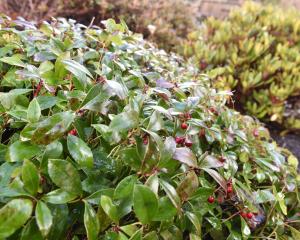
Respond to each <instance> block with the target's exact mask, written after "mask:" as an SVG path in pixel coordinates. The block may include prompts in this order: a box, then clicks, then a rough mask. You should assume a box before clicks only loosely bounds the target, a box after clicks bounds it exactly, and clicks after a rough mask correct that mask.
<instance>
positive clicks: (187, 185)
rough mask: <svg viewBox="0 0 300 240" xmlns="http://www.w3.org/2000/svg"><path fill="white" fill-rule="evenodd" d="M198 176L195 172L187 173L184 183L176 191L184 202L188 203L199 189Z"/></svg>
mask: <svg viewBox="0 0 300 240" xmlns="http://www.w3.org/2000/svg"><path fill="white" fill-rule="evenodd" d="M198 186H199V181H198V176H197V175H196V173H195V172H194V171H190V172H188V173H187V175H186V177H185V178H184V179H183V181H182V182H181V183H180V184H179V185H178V187H177V189H176V191H177V193H178V195H179V196H180V199H181V200H182V201H186V200H187V199H189V197H190V196H191V195H192V194H193V193H194V192H195V191H196V190H197V189H198Z"/></svg>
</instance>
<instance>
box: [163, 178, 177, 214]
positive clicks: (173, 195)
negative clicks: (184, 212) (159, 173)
mask: <svg viewBox="0 0 300 240" xmlns="http://www.w3.org/2000/svg"><path fill="white" fill-rule="evenodd" d="M159 182H160V185H161V187H162V188H163V190H164V191H165V193H166V194H167V196H168V197H169V199H170V200H171V202H172V203H173V205H174V206H175V207H176V209H177V210H178V211H180V208H181V200H180V197H179V196H178V194H177V192H176V190H175V188H174V187H173V186H172V185H171V184H170V183H168V182H167V181H164V180H162V179H160V180H159Z"/></svg>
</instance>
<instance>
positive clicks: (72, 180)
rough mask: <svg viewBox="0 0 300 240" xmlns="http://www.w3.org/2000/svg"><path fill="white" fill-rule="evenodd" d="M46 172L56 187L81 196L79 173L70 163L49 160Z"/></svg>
mask: <svg viewBox="0 0 300 240" xmlns="http://www.w3.org/2000/svg"><path fill="white" fill-rule="evenodd" d="M48 172H49V175H50V177H51V179H52V181H53V182H54V184H56V185H57V186H58V187H60V188H61V189H63V190H65V191H67V192H69V193H73V194H75V195H80V194H81V192H82V188H81V181H80V176H79V173H78V172H77V170H76V168H75V167H74V166H73V165H72V164H71V163H70V162H68V161H66V160H61V159H49V162H48Z"/></svg>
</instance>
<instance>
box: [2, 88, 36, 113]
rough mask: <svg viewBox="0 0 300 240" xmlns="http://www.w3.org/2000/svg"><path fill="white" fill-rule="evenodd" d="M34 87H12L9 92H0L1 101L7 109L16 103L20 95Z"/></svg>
mask: <svg viewBox="0 0 300 240" xmlns="http://www.w3.org/2000/svg"><path fill="white" fill-rule="evenodd" d="M31 91H32V89H12V90H10V91H9V92H0V103H1V104H2V105H3V107H4V108H5V109H10V108H12V107H13V106H15V104H16V101H17V100H16V99H18V97H19V96H20V95H23V94H26V93H29V92H31Z"/></svg>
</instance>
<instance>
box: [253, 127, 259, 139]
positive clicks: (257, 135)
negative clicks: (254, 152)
mask: <svg viewBox="0 0 300 240" xmlns="http://www.w3.org/2000/svg"><path fill="white" fill-rule="evenodd" d="M253 136H254V137H259V132H258V130H257V129H254V130H253Z"/></svg>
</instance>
